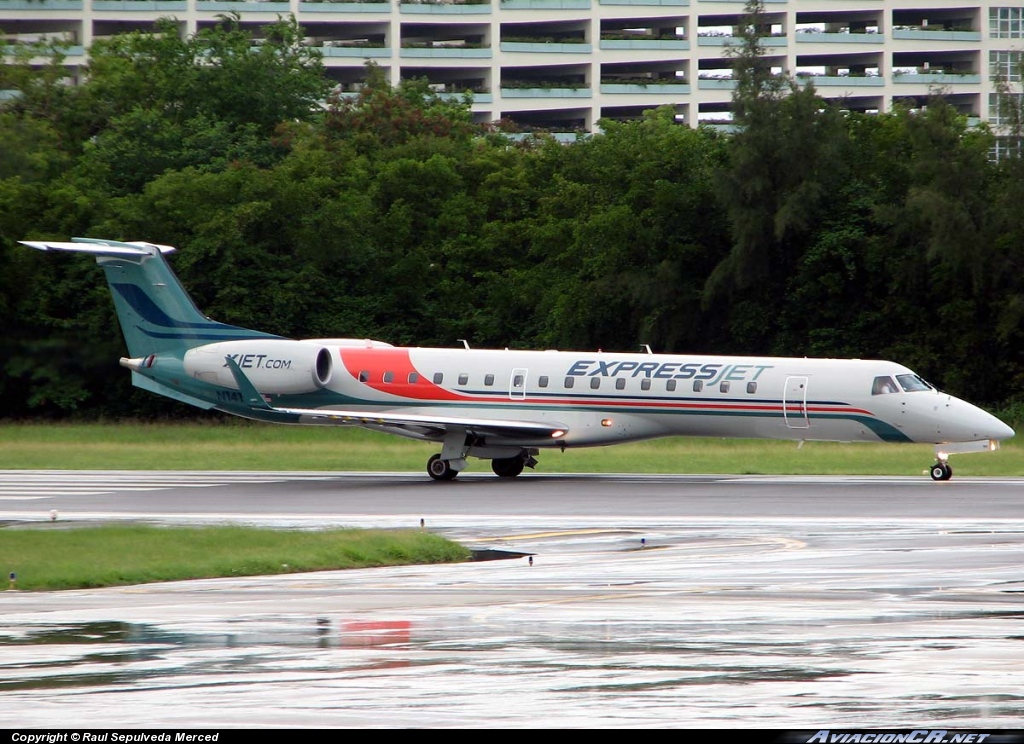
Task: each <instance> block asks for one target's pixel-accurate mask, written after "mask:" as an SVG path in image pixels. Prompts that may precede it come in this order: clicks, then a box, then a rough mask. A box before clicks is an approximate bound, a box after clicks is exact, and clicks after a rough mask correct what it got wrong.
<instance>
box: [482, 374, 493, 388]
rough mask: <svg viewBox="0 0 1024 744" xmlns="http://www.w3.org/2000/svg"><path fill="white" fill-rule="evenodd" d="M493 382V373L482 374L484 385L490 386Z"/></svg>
mask: <svg viewBox="0 0 1024 744" xmlns="http://www.w3.org/2000/svg"><path fill="white" fill-rule="evenodd" d="M493 384H494V375H484V385H486V386H487V387H490V386H491V385H493Z"/></svg>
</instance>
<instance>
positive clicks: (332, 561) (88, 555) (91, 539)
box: [0, 523, 471, 590]
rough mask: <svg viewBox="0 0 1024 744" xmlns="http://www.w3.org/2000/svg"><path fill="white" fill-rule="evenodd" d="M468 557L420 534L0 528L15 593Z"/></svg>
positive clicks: (2, 563)
mask: <svg viewBox="0 0 1024 744" xmlns="http://www.w3.org/2000/svg"><path fill="white" fill-rule="evenodd" d="M470 556H471V553H470V551H469V550H468V549H467V548H464V547H462V546H461V545H458V544H457V543H453V542H450V541H448V540H445V539H444V538H442V537H439V536H437V535H433V534H431V533H429V532H423V531H419V530H364V529H334V530H322V531H307V530H275V529H263V528H256V527H235V526H225V527H154V526H147V525H109V526H99V527H68V526H66V525H61V524H60V523H56V524H49V523H48V524H46V525H36V526H32V527H30V528H24V527H21V526H19V527H14V526H8V527H7V528H6V529H2V530H0V568H2V569H3V570H4V572H5V576H9V574H11V573H14V574H15V575H16V580H15V585H14V587H13V588H16V589H19V590H56V589H86V588H93V587H105V586H120V585H126V584H144V583H152V582H159V581H179V580H183V579H207V578H220V577H231V576H256V575H271V574H286V573H298V572H304V571H328V570H336V569H349V568H370V567H378V566H399V565H411V564H428V563H431V564H432V563H458V562H462V561H467V560H469V558H470ZM8 588H10V582H8Z"/></svg>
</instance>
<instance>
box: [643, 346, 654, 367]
mask: <svg viewBox="0 0 1024 744" xmlns="http://www.w3.org/2000/svg"><path fill="white" fill-rule="evenodd" d="M640 348H641V349H646V350H647V353H648V354H653V353H654V352H653V351H651V345H650V344H640ZM644 363H645V364H646V362H644Z"/></svg>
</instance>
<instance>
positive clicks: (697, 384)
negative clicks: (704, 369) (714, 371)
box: [693, 380, 704, 393]
mask: <svg viewBox="0 0 1024 744" xmlns="http://www.w3.org/2000/svg"><path fill="white" fill-rule="evenodd" d="M703 389H704V380H694V381H693V392H695V393H699V392H700V391H701V390H703Z"/></svg>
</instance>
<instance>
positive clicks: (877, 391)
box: [871, 375, 900, 395]
mask: <svg viewBox="0 0 1024 744" xmlns="http://www.w3.org/2000/svg"><path fill="white" fill-rule="evenodd" d="M899 391H900V389H899V388H898V387H896V383H895V382H894V381H893V379H892V378H891V377H889V376H888V375H882V376H880V377H876V378H875V382H874V384H873V385H872V386H871V394H872V395H886V394H888V393H898V392H899Z"/></svg>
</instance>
